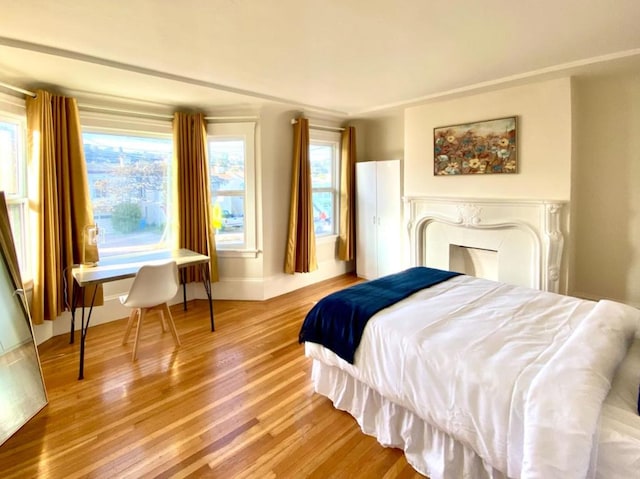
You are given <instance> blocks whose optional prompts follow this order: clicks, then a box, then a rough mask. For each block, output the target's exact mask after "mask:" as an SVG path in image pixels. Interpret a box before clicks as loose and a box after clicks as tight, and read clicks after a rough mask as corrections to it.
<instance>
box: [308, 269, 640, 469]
mask: <svg viewBox="0 0 640 479" xmlns="http://www.w3.org/2000/svg"><path fill="white" fill-rule="evenodd" d="M423 270H425V271H427V272H430V271H432V269H431V268H422V267H419V268H410V271H412V272H414V273H415V272H420V273H421V272H422V271H423ZM407 271H409V270H407ZM436 271H437V270H436ZM406 273H407V272H406V271H405V272H403V273H400V274H399V275H394V276H400V275H403V274H406ZM375 281H378V280H374V281H371V282H367V283H369V284H370V283H374V284H375ZM360 286H361V285H357V286H356V287H360ZM383 286H384V290H387V289H389V288H388V287H387V285H386V284H385V285H383ZM332 296H333V295H330V296H329V297H328V298H331V297H332ZM358 296H360V294H352V295H351V298H348V299H349V301H351V300H352V299H353V298H357V297H358ZM372 296H375V292H374V293H373V295H372ZM400 296H402V295H400ZM404 296H405V297H404V298H400V299H399V300H397V302H395V303H393V304H390V305H387V306H384V305H383V306H384V307H383V308H381V309H380V310H379V311H378V312H374V314H373V315H372V316H371V317H370V318H368V319H367V320H366V321H365V324H366V325H365V326H364V327H362V328H361V329H362V331H361V333H362V334H361V336H360V337H359V338H357V339H356V340H355V343H357V344H355V348H354V349H353V356H352V357H351V356H349V351H348V350H347V352H345V351H344V350H341V349H340V347H337V348H336V347H335V346H334V344H335V343H336V340H335V336H336V334H337V335H338V336H342V337H343V339H344V338H347V341H350V339H349V338H351V337H352V336H354V335H355V336H357V334H358V332H357V331H356V332H355V333H354V331H351V330H349V331H346V332H345V331H342V332H339V333H336V332H335V322H336V321H337V322H338V323H339V324H340V325H341V326H340V327H345V326H344V325H345V324H347V326H346V327H349V326H348V324H350V323H351V322H352V320H353V315H354V313H353V312H349V313H341V312H340V311H342V309H340V308H336V307H329V308H327V301H329V300H330V299H328V298H325V299H323V300H321V301H320V302H319V303H318V304H317V305H316V306H314V308H313V309H312V311H311V312H310V313H309V315H308V316H307V318H306V319H305V322H304V324H303V326H302V328H301V334H300V341H301V342H304V344H305V353H306V355H307V356H308V357H310V358H312V359H313V367H312V381H313V384H314V388H315V391H316V392H317V393H319V394H322V395H324V396H326V397H328V398H329V399H330V400H331V401H332V402H333V404H334V406H335V407H336V408H337V409H340V410H344V411H347V412H349V413H350V414H351V415H352V416H353V417H354V418H355V419H356V420H357V422H358V424H359V425H360V427H361V429H362V431H363V432H364V433H366V434H369V435H373V436H375V437H376V438H377V440H378V442H380V443H381V444H382V445H384V446H389V447H397V448H400V449H403V450H404V452H405V455H406V458H407V460H408V462H409V463H410V464H411V465H412V466H413V467H414V469H416V470H417V471H418V472H420V473H422V474H424V475H426V476H429V477H430V478H431V479H439V478H456V479H459V478H473V479H482V478H494V479H502V478H520V477H522V478H545V479H550V478H562V479H569V478H585V477H589V478H593V477H597V478H602V479H614V478H630V477H638V474H639V473H638V471H640V416H639V415H638V410H637V409H638V394H639V393H638V388H639V384H640V339H639V337H640V334H639V331H640V311H639V310H637V309H635V308H632V307H630V306H626V305H623V304H620V303H616V302H612V301H599V302H594V301H587V300H582V299H578V298H573V297H569V296H563V295H559V294H555V293H551V292H546V291H540V290H536V289H530V288H526V287H522V286H514V285H509V284H505V283H500V282H496V281H490V280H486V279H481V278H475V277H472V276H466V275H456V276H453V277H450V278H445V279H442V280H440V281H436V282H434V283H433V284H432V285H430V286H428V287H424V288H421V289H418V290H417V291H415V292H414V291H408V292H407V294H405V295H404ZM342 306H344V305H341V307H342ZM357 307H360V306H357ZM345 318H349V320H348V321H345ZM314 321H315V322H314ZM358 321H359V320H358ZM358 321H356V322H358ZM320 323H323V324H322V325H321V326H322V327H320V326H319V324H320ZM327 324H329V325H330V327H329V328H327V327H326V325H327ZM331 325H333V326H331ZM331 327H333V328H334V330H333V331H331V332H330V333H329V335H331V336H334V337H333V338H329V339H328V340H326V341H325V339H323V338H321V337H319V335H322V332H321V330H322V329H324V330H326V331H330V330H331ZM323 343H325V344H326V345H328V346H326V345H324V346H323ZM347 349H348V348H347ZM336 351H337V352H336Z"/></svg>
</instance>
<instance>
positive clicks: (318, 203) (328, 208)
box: [309, 132, 340, 236]
mask: <svg viewBox="0 0 640 479" xmlns="http://www.w3.org/2000/svg"><path fill="white" fill-rule="evenodd" d="M314 133H315V134H314V135H313V136H312V138H311V141H310V142H309V161H310V163H311V188H312V202H313V224H314V230H315V233H316V236H327V235H333V234H336V233H337V224H336V221H335V219H336V218H337V214H336V210H337V207H338V202H337V191H338V184H337V181H338V164H339V163H338V150H339V144H340V143H339V138H337V137H338V135H337V134H335V133H333V134H332V133H328V132H322V133H327V134H324V135H320V138H317V136H319V135H318V133H317V132H314Z"/></svg>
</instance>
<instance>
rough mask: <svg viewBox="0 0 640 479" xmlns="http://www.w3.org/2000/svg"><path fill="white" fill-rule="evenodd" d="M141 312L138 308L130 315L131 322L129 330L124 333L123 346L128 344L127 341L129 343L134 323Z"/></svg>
mask: <svg viewBox="0 0 640 479" xmlns="http://www.w3.org/2000/svg"><path fill="white" fill-rule="evenodd" d="M139 311H140V310H139V309H138V308H133V309H132V310H131V313H130V314H129V322H128V323H127V329H126V330H125V332H124V339H123V340H122V344H127V341H129V335H130V334H131V328H132V327H133V322H134V321H135V319H136V316H137V315H138V312H139Z"/></svg>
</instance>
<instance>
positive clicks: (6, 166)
mask: <svg viewBox="0 0 640 479" xmlns="http://www.w3.org/2000/svg"><path fill="white" fill-rule="evenodd" d="M19 134H20V125H18V124H17V123H12V122H6V121H0V190H2V191H5V192H6V194H7V196H10V195H11V196H13V195H18V194H19V193H20V190H21V188H20V173H19V167H18V158H19V155H18V148H19V147H18V145H19V137H18V135H19Z"/></svg>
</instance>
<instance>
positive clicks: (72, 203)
mask: <svg viewBox="0 0 640 479" xmlns="http://www.w3.org/2000/svg"><path fill="white" fill-rule="evenodd" d="M26 106H27V130H28V149H29V158H28V175H29V207H30V215H31V219H32V221H31V226H32V227H31V231H30V234H31V244H32V250H31V253H32V254H31V257H32V258H34V262H35V268H34V278H33V305H32V310H31V315H32V320H33V322H34V323H35V324H41V323H42V322H43V320H53V319H55V318H56V317H58V316H59V315H60V314H61V313H62V312H63V311H64V309H65V305H66V304H65V303H66V298H65V294H67V298H68V300H69V301H70V299H71V288H72V285H73V283H72V281H73V279H72V277H71V267H72V266H73V265H74V264H79V263H81V262H82V252H83V241H84V235H83V232H84V228H85V226H86V225H89V224H93V222H94V221H93V210H92V207H91V200H90V197H89V186H88V180H87V169H86V163H85V159H84V150H83V147H82V134H81V128H80V117H79V114H78V105H77V103H76V100H75V99H74V98H67V97H63V96H58V95H53V94H51V93H49V92H46V91H44V90H38V91H37V92H36V97H35V98H32V97H30V96H28V97H27V98H26ZM85 254H86V260H87V261H98V249H97V246H88V247H87V249H86V253H85ZM65 281H66V285H65ZM87 293H88V297H91V296H90V295H92V294H93V290H91V291H87ZM94 304H95V305H101V304H103V298H102V288H98V291H97V294H96V301H95V303H94Z"/></svg>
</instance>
